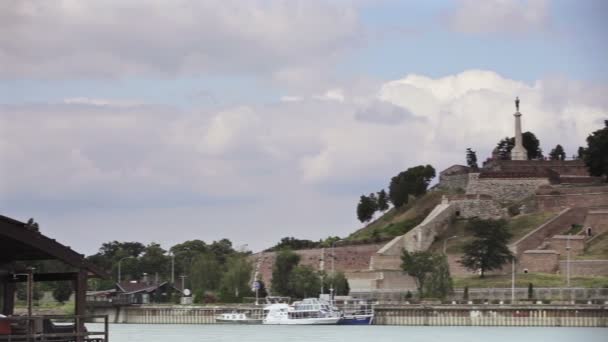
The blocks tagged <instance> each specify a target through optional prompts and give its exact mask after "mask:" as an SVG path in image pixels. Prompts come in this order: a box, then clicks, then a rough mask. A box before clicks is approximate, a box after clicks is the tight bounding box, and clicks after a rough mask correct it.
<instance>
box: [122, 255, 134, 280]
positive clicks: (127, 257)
mask: <svg viewBox="0 0 608 342" xmlns="http://www.w3.org/2000/svg"><path fill="white" fill-rule="evenodd" d="M129 258H135V257H134V256H131V255H130V256H126V257H124V258H122V259H120V260H118V283H119V284H120V281H121V277H120V263H121V262H122V261H123V260H125V259H129Z"/></svg>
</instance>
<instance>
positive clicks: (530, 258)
mask: <svg viewBox="0 0 608 342" xmlns="http://www.w3.org/2000/svg"><path fill="white" fill-rule="evenodd" d="M558 268H559V253H557V252H556V251H554V250H549V249H542V250H528V251H525V252H524V253H523V254H522V255H521V258H520V260H519V264H518V267H517V269H518V271H519V272H523V271H525V270H527V271H528V272H533V273H534V272H540V273H556V272H557V271H558Z"/></svg>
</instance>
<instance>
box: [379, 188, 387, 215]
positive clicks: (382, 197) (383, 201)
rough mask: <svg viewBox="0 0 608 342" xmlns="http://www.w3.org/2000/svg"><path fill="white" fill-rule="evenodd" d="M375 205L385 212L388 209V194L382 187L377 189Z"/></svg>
mask: <svg viewBox="0 0 608 342" xmlns="http://www.w3.org/2000/svg"><path fill="white" fill-rule="evenodd" d="M377 199H378V200H377V207H378V210H380V211H381V212H385V211H387V210H388V194H387V193H386V191H384V189H382V190H380V191H378V196H377Z"/></svg>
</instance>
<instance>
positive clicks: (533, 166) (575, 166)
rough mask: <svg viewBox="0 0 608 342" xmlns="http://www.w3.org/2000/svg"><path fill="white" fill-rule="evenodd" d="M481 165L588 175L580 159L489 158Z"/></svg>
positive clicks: (527, 170) (567, 174)
mask: <svg viewBox="0 0 608 342" xmlns="http://www.w3.org/2000/svg"><path fill="white" fill-rule="evenodd" d="M483 167H484V169H487V170H490V171H503V172H528V173H538V174H542V173H543V172H545V171H546V170H547V169H550V170H552V171H555V172H556V173H557V174H559V175H560V176H589V171H588V170H587V167H586V166H585V163H584V162H583V161H582V160H490V161H488V162H486V163H484V165H483Z"/></svg>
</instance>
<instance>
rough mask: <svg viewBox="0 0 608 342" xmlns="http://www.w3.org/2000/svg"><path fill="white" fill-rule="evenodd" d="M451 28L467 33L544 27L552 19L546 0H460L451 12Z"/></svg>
mask: <svg viewBox="0 0 608 342" xmlns="http://www.w3.org/2000/svg"><path fill="white" fill-rule="evenodd" d="M447 19H448V22H449V24H450V26H451V27H452V29H454V30H456V31H459V32H464V33H475V34H477V33H480V34H485V33H515V34H522V33H528V32H531V31H538V30H543V29H544V28H545V27H546V26H547V25H548V23H549V19H550V17H549V2H548V1H547V0H486V1H476V0H460V1H459V2H458V5H457V6H456V7H455V8H454V9H453V11H452V12H450V13H449V14H448V17H447Z"/></svg>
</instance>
